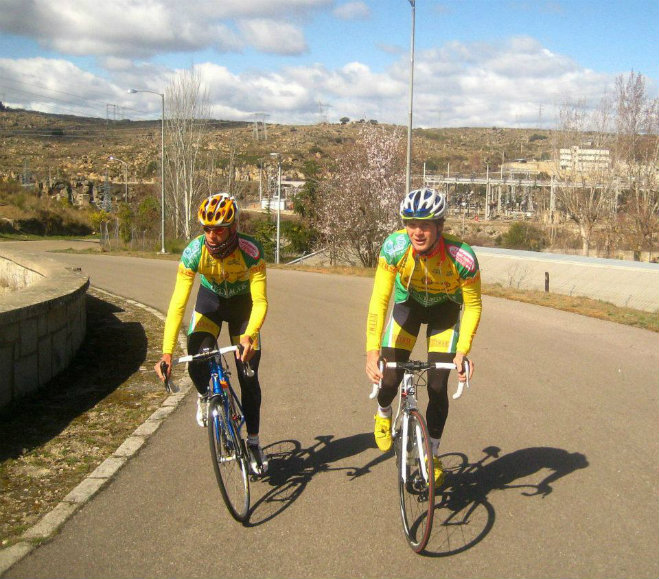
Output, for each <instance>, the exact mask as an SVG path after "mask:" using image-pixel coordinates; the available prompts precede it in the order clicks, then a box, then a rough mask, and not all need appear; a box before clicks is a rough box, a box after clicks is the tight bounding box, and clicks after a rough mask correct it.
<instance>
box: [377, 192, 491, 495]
mask: <svg viewBox="0 0 659 579" xmlns="http://www.w3.org/2000/svg"><path fill="white" fill-rule="evenodd" d="M447 209H448V203H447V199H446V196H445V195H444V193H442V192H439V191H435V190H434V189H427V188H423V189H417V190H414V191H410V192H409V193H408V194H407V195H406V196H405V198H404V199H403V201H402V202H401V204H400V217H401V219H402V220H403V225H404V228H403V229H401V230H399V231H396V232H394V233H392V234H391V235H390V236H389V237H387V239H386V240H385V242H384V244H383V245H382V249H381V251H380V257H379V260H378V266H377V271H376V274H375V282H374V284H373V293H372V295H371V300H370V303H369V308H368V321H367V328H366V374H367V376H368V378H369V380H371V381H372V382H378V381H379V380H380V379H381V380H382V386H381V388H380V391H379V394H378V410H377V413H376V415H375V430H374V434H375V442H376V444H377V446H378V448H379V449H380V450H381V451H382V452H387V451H388V450H389V449H390V448H391V445H392V440H391V415H392V409H391V403H392V401H393V399H394V398H395V397H396V394H397V392H398V384H399V383H400V380H401V378H402V375H401V371H397V370H391V369H385V370H384V372H381V371H380V368H379V365H378V362H379V360H380V357H382V358H385V359H386V360H388V361H390V362H404V361H407V360H408V359H409V357H410V354H411V353H412V349H413V348H414V344H415V343H416V339H417V336H418V334H419V331H420V329H421V324H426V325H427V330H426V338H427V345H428V361H429V362H431V363H432V362H453V363H454V364H456V366H457V367H458V368H462V367H463V361H464V359H465V357H466V356H467V354H468V353H469V351H470V349H471V344H472V340H473V338H474V335H475V334H476V330H477V329H478V324H479V321H480V316H481V309H482V303H481V282H480V270H479V267H478V260H477V259H476V255H475V253H474V251H473V249H472V248H471V247H470V246H469V245H467V244H466V243H465V242H463V241H462V240H460V239H458V238H457V237H455V236H453V235H450V234H448V233H444V219H445V216H446V213H447ZM392 293H393V294H394V306H393V309H392V312H391V315H390V317H389V320H388V322H387V323H386V325H385V317H386V314H387V309H388V305H389V300H390V298H391V294H392ZM471 372H473V362H472V363H471ZM448 376H449V371H448V370H435V369H433V370H430V371H429V372H428V398H429V400H428V408H427V411H426V421H427V423H428V431H429V434H430V438H431V443H432V449H433V462H434V473H435V481H436V483H437V484H441V483H442V481H443V479H444V472H443V467H442V464H441V462H440V460H439V458H438V457H439V443H440V439H441V436H442V433H443V431H444V425H445V424H446V418H447V416H448V409H449V408H448V407H449V403H448V392H447V383H448ZM458 377H459V378H460V380H464V378H465V376H464V374H463V370H459V371H458Z"/></svg>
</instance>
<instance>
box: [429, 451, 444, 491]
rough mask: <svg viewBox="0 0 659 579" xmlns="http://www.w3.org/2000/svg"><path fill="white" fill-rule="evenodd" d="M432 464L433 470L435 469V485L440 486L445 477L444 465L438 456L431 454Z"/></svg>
mask: <svg viewBox="0 0 659 579" xmlns="http://www.w3.org/2000/svg"><path fill="white" fill-rule="evenodd" d="M432 466H433V470H434V471H435V487H440V486H442V484H443V482H444V479H445V478H446V475H445V474H444V465H443V464H442V461H441V460H439V458H438V457H436V456H433V457H432Z"/></svg>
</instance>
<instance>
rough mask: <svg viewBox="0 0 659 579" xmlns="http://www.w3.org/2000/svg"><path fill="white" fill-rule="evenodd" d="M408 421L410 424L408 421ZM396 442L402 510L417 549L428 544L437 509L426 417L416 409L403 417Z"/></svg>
mask: <svg viewBox="0 0 659 579" xmlns="http://www.w3.org/2000/svg"><path fill="white" fill-rule="evenodd" d="M406 421H407V426H406V425H405V422H406ZM397 444H398V445H399V446H398V448H397V455H398V460H397V464H398V492H399V493H400V514H401V518H402V520H403V531H404V532H405V537H406V538H407V542H408V543H409V544H410V547H412V550H413V551H414V552H415V553H420V552H421V551H423V549H424V548H425V546H426V545H427V544H428V539H429V538H430V531H431V529H432V519H433V514H434V511H435V476H434V471H433V461H432V450H431V446H430V437H429V435H428V427H427V426H426V421H425V420H424V419H423V417H422V416H421V415H420V414H419V412H418V411H417V410H411V411H410V412H409V414H408V415H407V420H405V418H403V421H402V424H401V431H400V433H399V436H398V439H397Z"/></svg>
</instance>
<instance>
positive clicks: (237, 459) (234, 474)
mask: <svg viewBox="0 0 659 579" xmlns="http://www.w3.org/2000/svg"><path fill="white" fill-rule="evenodd" d="M227 419H229V420H232V419H231V418H229V417H227V416H226V415H225V413H224V407H223V405H222V402H221V401H220V400H219V399H212V400H211V401H210V403H209V408H208V439H209V442H210V450H211V456H212V457H213V469H214V470H215V478H216V479H217V484H218V486H219V487H220V493H221V494H222V499H223V500H224V503H225V504H226V506H227V509H228V510H229V513H231V516H232V517H233V518H234V519H236V520H237V521H239V522H244V521H246V520H247V517H248V516H249V501H250V493H249V464H248V461H247V453H246V449H245V445H244V444H243V441H242V439H241V438H240V437H239V436H238V435H237V432H238V431H237V429H236V428H235V427H233V428H232V427H231V426H229V424H228V423H227Z"/></svg>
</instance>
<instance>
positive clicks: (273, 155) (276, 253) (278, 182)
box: [270, 153, 281, 263]
mask: <svg viewBox="0 0 659 579" xmlns="http://www.w3.org/2000/svg"><path fill="white" fill-rule="evenodd" d="M270 156H271V157H273V158H276V159H277V165H278V177H277V248H276V250H275V263H279V222H280V218H281V155H280V154H279V153H270Z"/></svg>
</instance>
